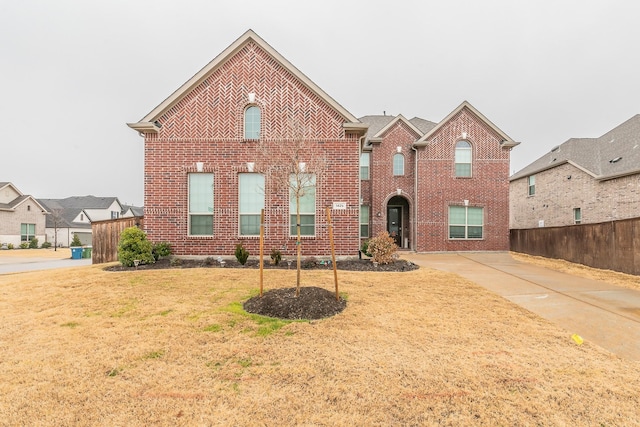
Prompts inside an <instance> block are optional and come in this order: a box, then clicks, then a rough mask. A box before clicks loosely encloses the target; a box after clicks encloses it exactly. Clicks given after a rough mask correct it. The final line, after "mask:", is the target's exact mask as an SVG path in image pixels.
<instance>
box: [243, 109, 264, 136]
mask: <svg viewBox="0 0 640 427" xmlns="http://www.w3.org/2000/svg"><path fill="white" fill-rule="evenodd" d="M259 138H260V108H258V107H256V106H255V105H252V106H250V107H247V109H246V110H244V139H259Z"/></svg>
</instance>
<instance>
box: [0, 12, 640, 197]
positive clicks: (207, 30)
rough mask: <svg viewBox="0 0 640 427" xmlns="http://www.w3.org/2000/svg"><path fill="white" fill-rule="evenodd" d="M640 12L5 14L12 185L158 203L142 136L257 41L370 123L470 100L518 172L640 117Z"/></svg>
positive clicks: (7, 168)
mask: <svg viewBox="0 0 640 427" xmlns="http://www.w3.org/2000/svg"><path fill="white" fill-rule="evenodd" d="M639 19H640V2H638V1H634V0H626V1H621V0H618V1H616V0H609V1H604V0H603V1H591V0H537V1H518V0H482V1H479V0H460V1H446V0H439V1H405V0H394V1H376V0H373V1H372V0H368V1H350V0H339V1H336V0H321V1H315V2H306V1H268V0H263V1H253V0H243V1H227V2H218V1H211V0H180V1H164V0H153V1H147V0H145V1H136V0H109V1H92V0H76V1H73V0H55V1H51V0H40V1H37V0H19V1H10V0H0V95H1V98H0V147H1V148H2V149H1V150H0V159H1V161H0V181H9V182H13V183H14V184H15V185H16V186H17V187H18V189H19V190H21V191H22V192H23V193H25V194H31V195H33V196H34V197H36V198H63V197H68V196H82V195H89V194H91V195H94V196H115V197H118V198H119V199H120V201H121V202H122V203H128V204H135V205H142V203H143V140H142V138H141V137H139V136H138V134H137V133H136V132H135V131H133V130H131V129H129V128H128V127H127V126H126V123H127V122H136V121H138V120H140V119H141V118H142V117H143V116H145V115H146V114H147V113H148V112H150V111H151V110H152V109H153V108H154V107H156V106H157V105H158V104H159V103H160V102H162V101H163V100H164V99H165V98H166V97H167V96H169V95H170V94H171V93H172V92H173V91H174V90H176V89H177V88H178V87H179V86H180V85H182V83H184V82H185V81H187V80H188V79H189V78H190V77H191V76H193V75H194V74H195V73H196V72H197V71H198V70H200V69H201V68H202V67H203V66H205V65H206V64H207V63H208V62H209V61H210V60H211V59H213V58H214V57H215V56H216V55H218V54H219V53H220V52H221V51H222V50H224V49H225V48H226V47H227V46H229V45H230V44H231V43H232V42H233V41H235V40H236V39H237V38H238V37H239V36H241V35H242V34H243V33H244V32H245V31H246V30H248V29H253V30H254V31H255V32H256V33H257V34H258V35H260V36H261V37H262V38H263V39H264V40H265V41H266V42H267V43H269V44H270V45H271V46H272V47H274V48H275V49H276V50H277V51H278V52H280V53H281V54H282V55H283V56H284V57H285V58H287V59H288V60H289V61H290V62H291V63H292V64H293V65H295V66H296V67H297V68H298V69H300V70H301V71H302V72H303V73H304V74H306V75H307V76H308V77H309V78H310V79H311V80H313V81H314V82H315V83H316V84H317V85H318V86H320V87H321V88H322V89H323V90H324V91H325V92H327V93H328V94H329V95H330V96H331V97H333V98H334V99H335V100H336V101H337V102H339V103H340V104H341V105H342V106H344V107H345V108H346V109H347V110H348V111H350V112H351V113H352V114H354V115H355V116H356V117H361V116H364V115H368V114H382V113H383V111H386V113H387V114H393V115H396V114H399V113H401V114H403V115H404V116H405V117H407V118H412V117H415V116H418V117H422V118H425V119H428V120H431V121H434V122H438V121H440V120H441V119H443V118H444V117H445V116H446V115H447V114H449V113H450V112H451V111H452V110H453V109H454V108H456V107H457V106H458V105H459V104H460V103H461V102H462V101H464V100H467V101H469V102H470V103H471V104H472V105H473V106H474V107H476V108H477V109H478V110H479V111H480V112H482V113H483V114H484V115H485V116H486V117H487V118H489V120H491V121H492V122H493V123H494V124H495V125H497V126H498V127H499V128H500V129H502V130H503V131H504V132H505V133H507V134H508V135H509V136H510V137H511V138H513V139H514V140H516V141H521V142H522V143H521V145H520V146H518V147H516V148H515V149H514V150H513V152H512V157H511V172H512V173H513V172H516V171H518V170H520V169H522V168H523V167H524V166H526V165H527V164H529V163H530V162H532V161H533V160H535V159H536V158H538V157H540V156H541V155H543V154H544V153H545V152H547V151H548V150H550V149H551V148H552V147H554V146H555V145H558V144H561V143H562V142H564V141H566V140H567V139H569V138H571V137H598V136H600V135H602V134H604V133H606V132H607V131H609V130H610V129H612V128H613V127H615V126H617V125H619V124H620V123H622V122H624V121H626V120H627V119H629V118H630V117H632V116H633V115H635V114H638V113H640V79H639V76H640V47H639V46H638V45H639V43H638V42H639V41H640V23H639V22H638V20H639Z"/></svg>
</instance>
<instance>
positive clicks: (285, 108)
mask: <svg viewBox="0 0 640 427" xmlns="http://www.w3.org/2000/svg"><path fill="white" fill-rule="evenodd" d="M249 93H255V94H256V99H255V103H256V104H257V105H258V106H259V107H260V109H261V113H262V116H261V137H262V138H263V139H265V140H268V141H272V142H283V140H284V138H285V136H286V135H288V134H290V122H291V121H292V120H295V121H297V122H298V123H300V124H301V125H302V128H303V129H304V135H302V137H303V138H304V139H305V140H308V141H311V142H312V143H315V144H318V147H320V149H321V150H322V151H323V152H324V153H325V155H326V156H327V158H328V160H329V164H330V167H329V170H328V171H327V173H326V174H325V176H324V177H323V179H321V180H319V181H318V183H317V193H316V236H315V238H305V239H304V243H303V253H306V254H314V255H327V254H329V243H328V230H327V227H326V224H325V207H326V206H331V205H332V203H333V202H336V201H339V202H346V203H347V209H346V210H337V211H333V212H332V219H333V221H334V237H335V248H336V252H337V253H338V254H343V255H355V254H356V253H357V250H358V247H359V238H358V233H359V191H358V182H359V168H358V164H359V146H358V144H359V140H358V138H357V137H356V136H355V135H350V134H348V133H345V131H344V129H343V122H344V118H342V117H341V116H340V115H339V114H338V113H337V112H336V111H335V110H333V109H332V108H331V107H330V106H329V105H327V104H326V103H325V102H324V101H323V100H322V99H321V98H319V97H318V96H316V95H315V93H313V92H311V91H310V90H309V89H308V88H307V87H306V86H304V85H303V84H301V83H300V82H299V81H298V80H297V79H296V78H295V77H294V76H293V75H292V74H290V73H289V72H288V71H287V70H286V69H284V68H283V67H281V66H280V65H279V64H278V63H277V62H276V61H274V60H273V59H272V58H271V57H270V56H269V55H268V54H267V53H266V52H264V51H263V50H262V49H261V48H260V47H259V46H258V45H256V44H255V43H253V42H250V43H248V44H247V45H246V46H244V48H243V49H241V50H240V51H239V52H238V53H237V54H236V55H235V56H233V57H232V58H231V59H230V60H228V61H227V62H225V63H224V64H223V65H222V66H221V67H220V68H219V69H218V70H216V71H215V72H214V73H213V74H212V75H211V76H209V77H208V78H207V79H206V80H204V81H203V82H202V84H200V85H199V86H198V87H196V88H195V89H194V90H193V91H192V92H191V93H190V94H189V95H187V96H186V97H185V98H184V99H183V100H181V102H179V103H178V104H176V105H175V106H174V107H173V108H172V109H170V110H169V111H168V112H167V113H166V114H164V115H163V116H162V117H161V118H160V119H159V122H160V124H161V128H160V131H159V133H158V134H156V135H154V134H148V135H147V136H146V138H145V203H144V205H145V231H146V232H147V233H148V236H149V239H150V240H152V241H169V242H170V243H171V244H172V245H173V248H174V253H175V254H177V255H203V256H205V255H206V256H213V255H232V254H233V252H234V248H235V245H236V244H237V243H238V242H239V241H243V242H244V244H245V247H246V248H247V249H248V250H249V252H250V253H251V254H252V255H257V253H258V247H259V240H258V238H247V237H240V236H239V235H238V234H239V227H238V174H239V173H242V172H247V171H248V170H247V166H246V163H247V162H255V161H256V160H257V157H258V155H257V153H256V145H257V143H256V142H255V141H244V139H243V112H244V109H245V107H246V106H247V105H248V94H249ZM283 143H285V142H283ZM300 161H305V159H300ZM196 162H203V163H204V172H207V173H213V175H214V212H213V215H214V235H213V236H207V237H204V236H198V237H189V236H188V229H187V227H188V206H187V201H188V174H189V173H192V172H196ZM265 187H266V188H265V199H266V200H265V222H266V228H267V229H266V242H265V253H266V254H268V253H269V252H270V250H271V249H273V248H280V249H281V250H282V252H283V254H284V255H285V256H290V255H293V254H294V252H295V239H294V238H291V237H289V218H288V215H289V211H288V210H289V197H288V192H287V190H286V189H281V188H275V185H274V184H273V182H270V181H269V180H267V182H266V183H265Z"/></svg>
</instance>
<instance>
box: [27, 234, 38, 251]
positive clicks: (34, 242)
mask: <svg viewBox="0 0 640 427" xmlns="http://www.w3.org/2000/svg"><path fill="white" fill-rule="evenodd" d="M29 249H38V238H37V237H34V238H33V239H31V240H30V241H29Z"/></svg>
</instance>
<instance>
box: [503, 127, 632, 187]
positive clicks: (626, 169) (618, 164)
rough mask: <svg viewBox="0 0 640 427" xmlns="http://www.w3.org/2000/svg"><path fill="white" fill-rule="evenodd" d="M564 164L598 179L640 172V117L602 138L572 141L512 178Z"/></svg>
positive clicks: (572, 139)
mask: <svg viewBox="0 0 640 427" xmlns="http://www.w3.org/2000/svg"><path fill="white" fill-rule="evenodd" d="M563 163H571V164H572V165H574V166H576V167H578V168H580V169H582V170H584V171H585V172H587V173H589V174H590V175H592V176H593V177H594V178H596V179H598V180H606V179H612V178H616V177H618V176H624V175H632V174H636V173H640V114H636V115H635V116H633V117H632V118H630V119H629V120H627V121H626V122H624V123H622V124H621V125H619V126H617V127H615V128H613V129H612V130H610V131H609V132H607V133H605V134H604V135H602V136H601V137H599V138H571V139H569V140H568V141H566V142H564V143H563V144H561V145H559V146H557V147H554V148H553V149H552V150H551V151H550V152H548V153H546V154H545V155H543V156H542V157H540V158H539V159H537V160H535V161H534V162H533V163H531V164H529V165H528V166H526V167H524V168H523V169H521V170H520V171H518V172H517V173H515V174H514V175H512V176H511V178H510V180H511V181H513V180H516V179H520V178H523V177H525V176H529V175H533V174H536V173H538V172H542V171H544V170H546V169H551V168H554V167H556V166H558V165H561V164H563Z"/></svg>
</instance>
